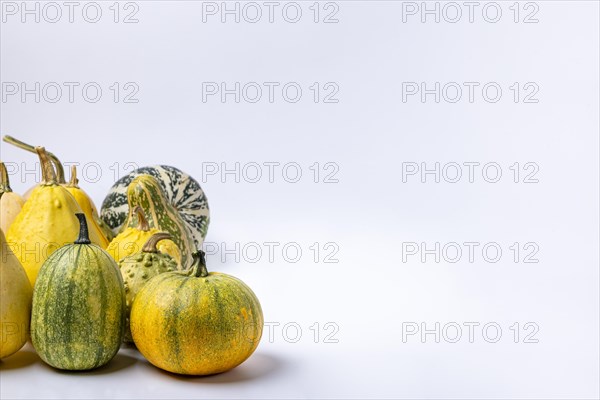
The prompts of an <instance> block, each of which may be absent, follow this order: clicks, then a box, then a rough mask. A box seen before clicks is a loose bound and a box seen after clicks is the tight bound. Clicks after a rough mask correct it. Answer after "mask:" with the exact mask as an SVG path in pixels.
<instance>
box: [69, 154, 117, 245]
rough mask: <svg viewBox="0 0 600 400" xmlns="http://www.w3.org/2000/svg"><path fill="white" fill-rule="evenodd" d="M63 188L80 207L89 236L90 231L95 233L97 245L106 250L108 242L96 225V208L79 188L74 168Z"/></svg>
mask: <svg viewBox="0 0 600 400" xmlns="http://www.w3.org/2000/svg"><path fill="white" fill-rule="evenodd" d="M64 187H65V189H67V190H68V191H69V193H71V194H72V195H73V197H75V200H76V201H77V204H79V207H81V210H82V211H83V213H84V214H85V219H86V220H87V225H88V230H89V231H90V235H91V234H92V233H91V232H92V231H96V234H97V235H98V237H99V238H100V243H98V245H99V246H100V247H102V248H103V249H106V248H107V247H108V242H109V241H108V239H107V238H106V236H104V232H103V231H102V228H101V227H100V226H99V225H98V221H99V220H100V217H99V216H98V211H96V206H95V205H94V202H93V201H92V199H90V196H88V195H87V193H86V192H84V191H83V190H82V189H81V188H80V187H79V179H77V167H76V166H74V165H72V166H71V179H70V180H69V183H67V184H66V185H64Z"/></svg>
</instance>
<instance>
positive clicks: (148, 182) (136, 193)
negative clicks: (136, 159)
mask: <svg viewBox="0 0 600 400" xmlns="http://www.w3.org/2000/svg"><path fill="white" fill-rule="evenodd" d="M127 202H128V204H129V215H128V217H127V220H126V221H125V224H124V227H125V228H127V227H137V226H138V220H137V214H136V213H135V212H134V210H135V208H136V207H137V206H140V207H141V208H142V210H143V211H144V215H145V216H146V219H147V221H148V226H149V227H150V229H152V228H155V229H158V230H159V231H161V232H167V233H169V234H170V235H171V236H172V239H171V240H173V242H174V243H175V244H176V245H177V247H179V251H180V252H181V265H182V266H185V265H189V264H190V263H191V261H192V253H193V252H194V251H196V245H195V243H194V237H193V236H192V233H191V231H190V230H189V228H188V227H187V226H186V223H185V222H184V220H183V219H182V218H181V216H180V215H179V213H178V212H177V210H176V209H175V207H173V206H172V205H171V203H169V201H168V200H167V196H166V194H165V193H164V191H163V189H162V188H161V186H160V184H159V183H158V181H157V180H156V178H154V177H153V176H152V175H147V174H142V175H139V176H137V177H136V178H134V179H133V180H132V181H131V183H130V184H129V186H128V188H127Z"/></svg>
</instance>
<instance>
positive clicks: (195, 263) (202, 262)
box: [190, 250, 208, 278]
mask: <svg viewBox="0 0 600 400" xmlns="http://www.w3.org/2000/svg"><path fill="white" fill-rule="evenodd" d="M190 271H191V272H192V274H193V275H194V276H195V277H196V278H204V277H206V276H208V270H207V269H206V259H205V257H204V252H203V251H202V250H198V251H195V252H194V253H192V266H191V267H190Z"/></svg>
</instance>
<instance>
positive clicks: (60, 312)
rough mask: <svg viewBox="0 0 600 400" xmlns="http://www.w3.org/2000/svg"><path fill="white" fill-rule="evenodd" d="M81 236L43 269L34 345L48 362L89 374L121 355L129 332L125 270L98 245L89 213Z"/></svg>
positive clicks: (36, 299) (35, 311) (36, 293)
mask: <svg viewBox="0 0 600 400" xmlns="http://www.w3.org/2000/svg"><path fill="white" fill-rule="evenodd" d="M77 218H79V223H80V233H79V238H78V239H77V240H76V241H75V243H73V244H67V245H65V246H62V247H61V248H59V249H58V250H56V251H55V252H54V253H52V254H51V255H50V256H49V257H48V259H47V260H46V261H45V262H44V264H43V265H42V268H41V269H40V272H39V275H38V277H37V280H36V282H35V286H34V289H33V307H32V312H31V341H32V343H33V347H35V350H36V351H37V353H38V354H39V355H40V357H41V358H42V360H44V361H45V362H46V363H48V364H50V365H51V366H53V367H55V368H58V369H64V370H72V371H77V370H89V369H93V368H97V367H100V366H102V365H105V364H106V363H108V362H109V361H110V360H111V359H112V358H113V357H114V356H115V354H117V351H118V350H119V347H120V346H121V342H122V341H123V334H124V329H125V289H124V287H123V279H122V278H121V273H120V272H119V267H118V266H117V263H116V262H115V260H113V258H112V257H111V256H110V255H109V254H108V253H107V252H106V251H105V250H103V249H102V248H101V247H100V246H98V245H95V244H92V243H91V242H90V239H89V235H88V228H87V223H86V219H85V214H83V213H78V214H77Z"/></svg>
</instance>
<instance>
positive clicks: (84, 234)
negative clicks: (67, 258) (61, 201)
mask: <svg viewBox="0 0 600 400" xmlns="http://www.w3.org/2000/svg"><path fill="white" fill-rule="evenodd" d="M75 215H76V216H77V219H79V237H78V238H77V240H76V241H75V244H90V243H92V242H91V241H90V235H89V233H88V226H87V221H86V219H85V214H84V213H75Z"/></svg>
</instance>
